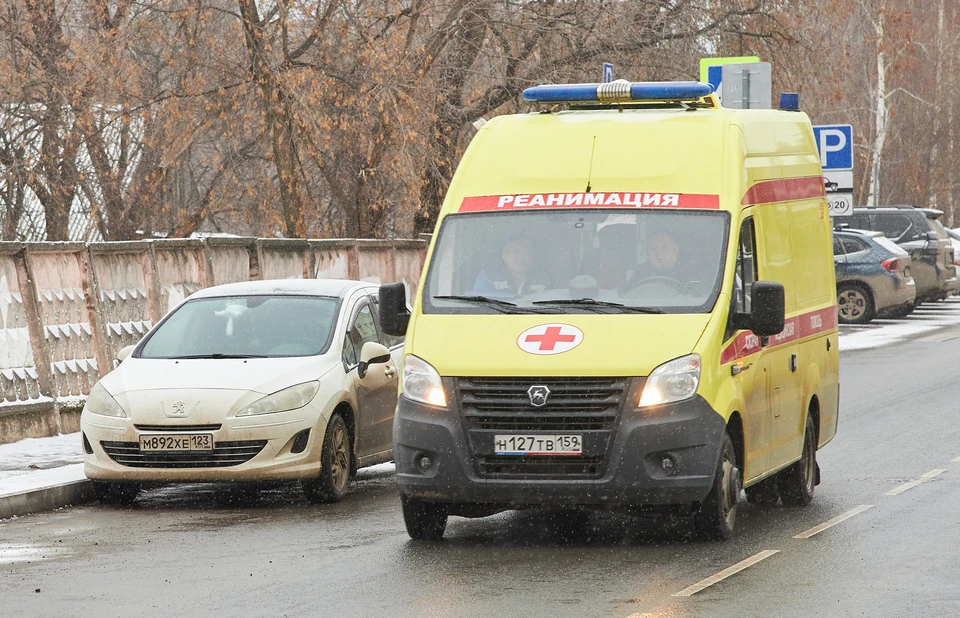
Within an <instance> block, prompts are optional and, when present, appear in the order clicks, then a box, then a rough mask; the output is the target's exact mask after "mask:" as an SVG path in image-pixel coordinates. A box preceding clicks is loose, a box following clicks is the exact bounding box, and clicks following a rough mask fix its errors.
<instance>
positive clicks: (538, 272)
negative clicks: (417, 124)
mask: <svg viewBox="0 0 960 618" xmlns="http://www.w3.org/2000/svg"><path fill="white" fill-rule="evenodd" d="M728 228H729V216H728V214H727V213H724V212H719V211H701V210H696V211H694V210H690V211H679V212H678V211H676V210H663V209H645V210H629V211H625V210H618V211H615V212H611V211H610V210H603V211H600V210H597V209H592V210H591V209H576V210H540V211H536V212H529V211H528V212H521V213H495V214H487V213H484V214H460V215H451V216H449V217H447V218H446V219H445V220H444V222H443V225H442V227H441V230H440V233H439V237H438V239H437V243H436V246H435V248H434V252H433V258H432V260H431V265H430V271H429V274H428V277H427V282H426V287H425V290H424V296H423V303H424V311H425V312H426V313H494V312H496V313H531V312H536V313H585V312H595V313H625V312H631V313H635V312H640V311H643V312H650V313H703V312H707V311H709V310H710V309H711V308H712V307H713V305H714V303H715V302H716V298H717V295H718V294H719V290H720V283H721V280H722V278H723V263H724V248H725V247H726V243H727V234H728Z"/></svg>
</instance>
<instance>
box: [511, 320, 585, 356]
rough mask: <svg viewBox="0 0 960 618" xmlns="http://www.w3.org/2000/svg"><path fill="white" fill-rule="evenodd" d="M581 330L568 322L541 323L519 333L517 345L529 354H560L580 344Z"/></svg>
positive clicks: (581, 339)
mask: <svg viewBox="0 0 960 618" xmlns="http://www.w3.org/2000/svg"><path fill="white" fill-rule="evenodd" d="M581 341H583V331H581V330H580V329H579V328H577V327H576V326H570V325H569V324H541V325H540V326H534V327H533V328H528V329H527V330H525V331H523V332H522V333H520V336H519V337H517V345H518V346H520V349H521V350H523V351H524V352H528V353H530V354H562V353H563V352H568V351H570V350H572V349H573V348H575V347H577V346H578V345H580V342H581Z"/></svg>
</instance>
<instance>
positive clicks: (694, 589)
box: [671, 549, 780, 597]
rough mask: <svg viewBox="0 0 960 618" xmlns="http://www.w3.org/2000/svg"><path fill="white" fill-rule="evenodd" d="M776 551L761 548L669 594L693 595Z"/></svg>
mask: <svg viewBox="0 0 960 618" xmlns="http://www.w3.org/2000/svg"><path fill="white" fill-rule="evenodd" d="M777 553H780V550H779V549H765V550H763V551H762V552H760V553H758V554H754V555H752V556H750V557H749V558H747V559H746V560H741V561H740V562H738V563H736V564H735V565H733V566H731V567H727V568H726V569H724V570H722V571H720V572H719V573H717V574H716V575H711V576H710V577H708V578H706V579H703V580H700V581H699V582H697V583H695V584H694V585H692V586H688V587H686V588H684V589H683V590H681V591H680V592H677V593H674V594H673V595H671V596H675V597H689V596H693V595H695V594H697V593H698V592H700V591H701V590H703V589H704V588H709V587H710V586H712V585H714V584H716V583H717V582H721V581H723V580H725V579H726V578H728V577H730V576H731V575H736V574H737V573H739V572H740V571H742V570H744V569H746V568H748V567H752V566H753V565H755V564H756V563H758V562H760V561H761V560H766V559H767V558H769V557H770V556H772V555H774V554H777Z"/></svg>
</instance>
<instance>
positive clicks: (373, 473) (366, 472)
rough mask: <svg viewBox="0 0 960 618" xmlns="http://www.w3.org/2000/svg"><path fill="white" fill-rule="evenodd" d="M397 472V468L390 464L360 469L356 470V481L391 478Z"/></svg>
mask: <svg viewBox="0 0 960 618" xmlns="http://www.w3.org/2000/svg"><path fill="white" fill-rule="evenodd" d="M396 471H397V466H396V465H395V464H394V463H393V462H392V461H390V462H387V463H382V464H377V465H375V466H370V467H369V468H360V469H359V470H357V478H358V479H372V478H379V477H382V476H393V475H394V473H395V472H396Z"/></svg>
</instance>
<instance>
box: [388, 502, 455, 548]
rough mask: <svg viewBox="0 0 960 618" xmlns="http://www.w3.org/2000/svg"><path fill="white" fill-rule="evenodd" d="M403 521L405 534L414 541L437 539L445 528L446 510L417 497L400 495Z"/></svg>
mask: <svg viewBox="0 0 960 618" xmlns="http://www.w3.org/2000/svg"><path fill="white" fill-rule="evenodd" d="M400 506H401V507H402V508H403V523H404V524H405V525H406V526H407V534H409V535H410V538H411V539H413V540H415V541H439V540H441V539H443V533H444V531H445V530H446V529H447V510H446V509H445V508H444V507H443V506H442V505H439V504H435V503H433V502H424V501H423V500H420V499H419V498H410V497H407V496H404V495H401V496H400Z"/></svg>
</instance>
